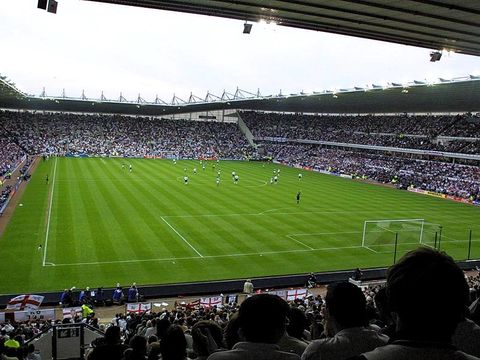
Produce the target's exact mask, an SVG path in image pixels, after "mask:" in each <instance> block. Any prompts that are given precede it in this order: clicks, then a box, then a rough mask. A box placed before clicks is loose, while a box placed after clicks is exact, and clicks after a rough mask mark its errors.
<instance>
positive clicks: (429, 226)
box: [362, 219, 440, 252]
mask: <svg viewBox="0 0 480 360" xmlns="http://www.w3.org/2000/svg"><path fill="white" fill-rule="evenodd" d="M439 233H440V226H439V225H438V224H433V223H429V222H427V221H425V219H398V220H389V219H387V220H367V221H365V222H364V224H363V237H362V247H366V248H369V249H371V250H375V251H379V252H384V251H388V252H390V251H392V250H393V246H394V245H395V239H397V246H403V245H417V246H418V245H425V246H430V247H435V246H436V242H437V239H438V236H439Z"/></svg>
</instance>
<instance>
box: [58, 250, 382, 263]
mask: <svg viewBox="0 0 480 360" xmlns="http://www.w3.org/2000/svg"><path fill="white" fill-rule="evenodd" d="M361 248H365V247H364V246H361V245H358V246H343V247H332V248H320V249H313V250H310V249H296V250H281V251H265V252H261V253H245V254H227V255H206V256H203V257H202V258H203V259H216V258H228V257H241V256H259V255H275V254H288V253H302V252H313V251H332V250H343V249H361ZM370 250H371V249H370ZM372 251H373V250H372ZM199 259H200V258H199V257H198V256H188V257H173V258H156V259H137V260H114V261H95V262H81V263H71V264H56V266H83V265H102V264H123V263H136V262H138V263H141V262H153V261H173V260H177V261H178V260H199Z"/></svg>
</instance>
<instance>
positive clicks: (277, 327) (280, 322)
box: [238, 294, 289, 344]
mask: <svg viewBox="0 0 480 360" xmlns="http://www.w3.org/2000/svg"><path fill="white" fill-rule="evenodd" d="M288 309H289V307H288V304H287V302H286V301H284V300H283V299H281V298H280V297H278V296H276V295H270V294H259V295H254V296H252V297H249V298H248V299H246V300H245V301H244V302H243V303H242V305H241V306H240V309H239V311H238V321H239V326H240V330H241V332H242V334H243V336H244V337H245V340H246V341H249V342H262V343H270V344H276V343H277V342H278V340H280V338H281V337H282V336H283V334H284V333H285V325H286V318H287V313H288Z"/></svg>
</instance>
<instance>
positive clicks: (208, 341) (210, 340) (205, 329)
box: [192, 320, 224, 360]
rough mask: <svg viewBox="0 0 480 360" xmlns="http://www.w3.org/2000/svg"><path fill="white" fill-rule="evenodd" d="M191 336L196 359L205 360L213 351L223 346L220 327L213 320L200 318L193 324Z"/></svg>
mask: <svg viewBox="0 0 480 360" xmlns="http://www.w3.org/2000/svg"><path fill="white" fill-rule="evenodd" d="M192 338H193V350H194V351H195V353H196V354H197V357H196V359H197V360H205V359H207V358H208V356H209V355H211V354H212V353H213V352H215V351H218V350H220V349H223V348H224V346H223V334H222V328H221V327H220V325H218V324H217V323H216V322H214V321H209V320H202V321H199V322H197V323H196V324H195V325H193V327H192Z"/></svg>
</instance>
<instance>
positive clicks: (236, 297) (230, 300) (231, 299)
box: [227, 294, 238, 304]
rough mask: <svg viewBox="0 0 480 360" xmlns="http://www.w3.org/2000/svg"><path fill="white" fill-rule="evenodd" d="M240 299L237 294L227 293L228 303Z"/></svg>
mask: <svg viewBox="0 0 480 360" xmlns="http://www.w3.org/2000/svg"><path fill="white" fill-rule="evenodd" d="M237 301H238V296H237V294H228V295H227V304H233V303H236V302H237Z"/></svg>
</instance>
